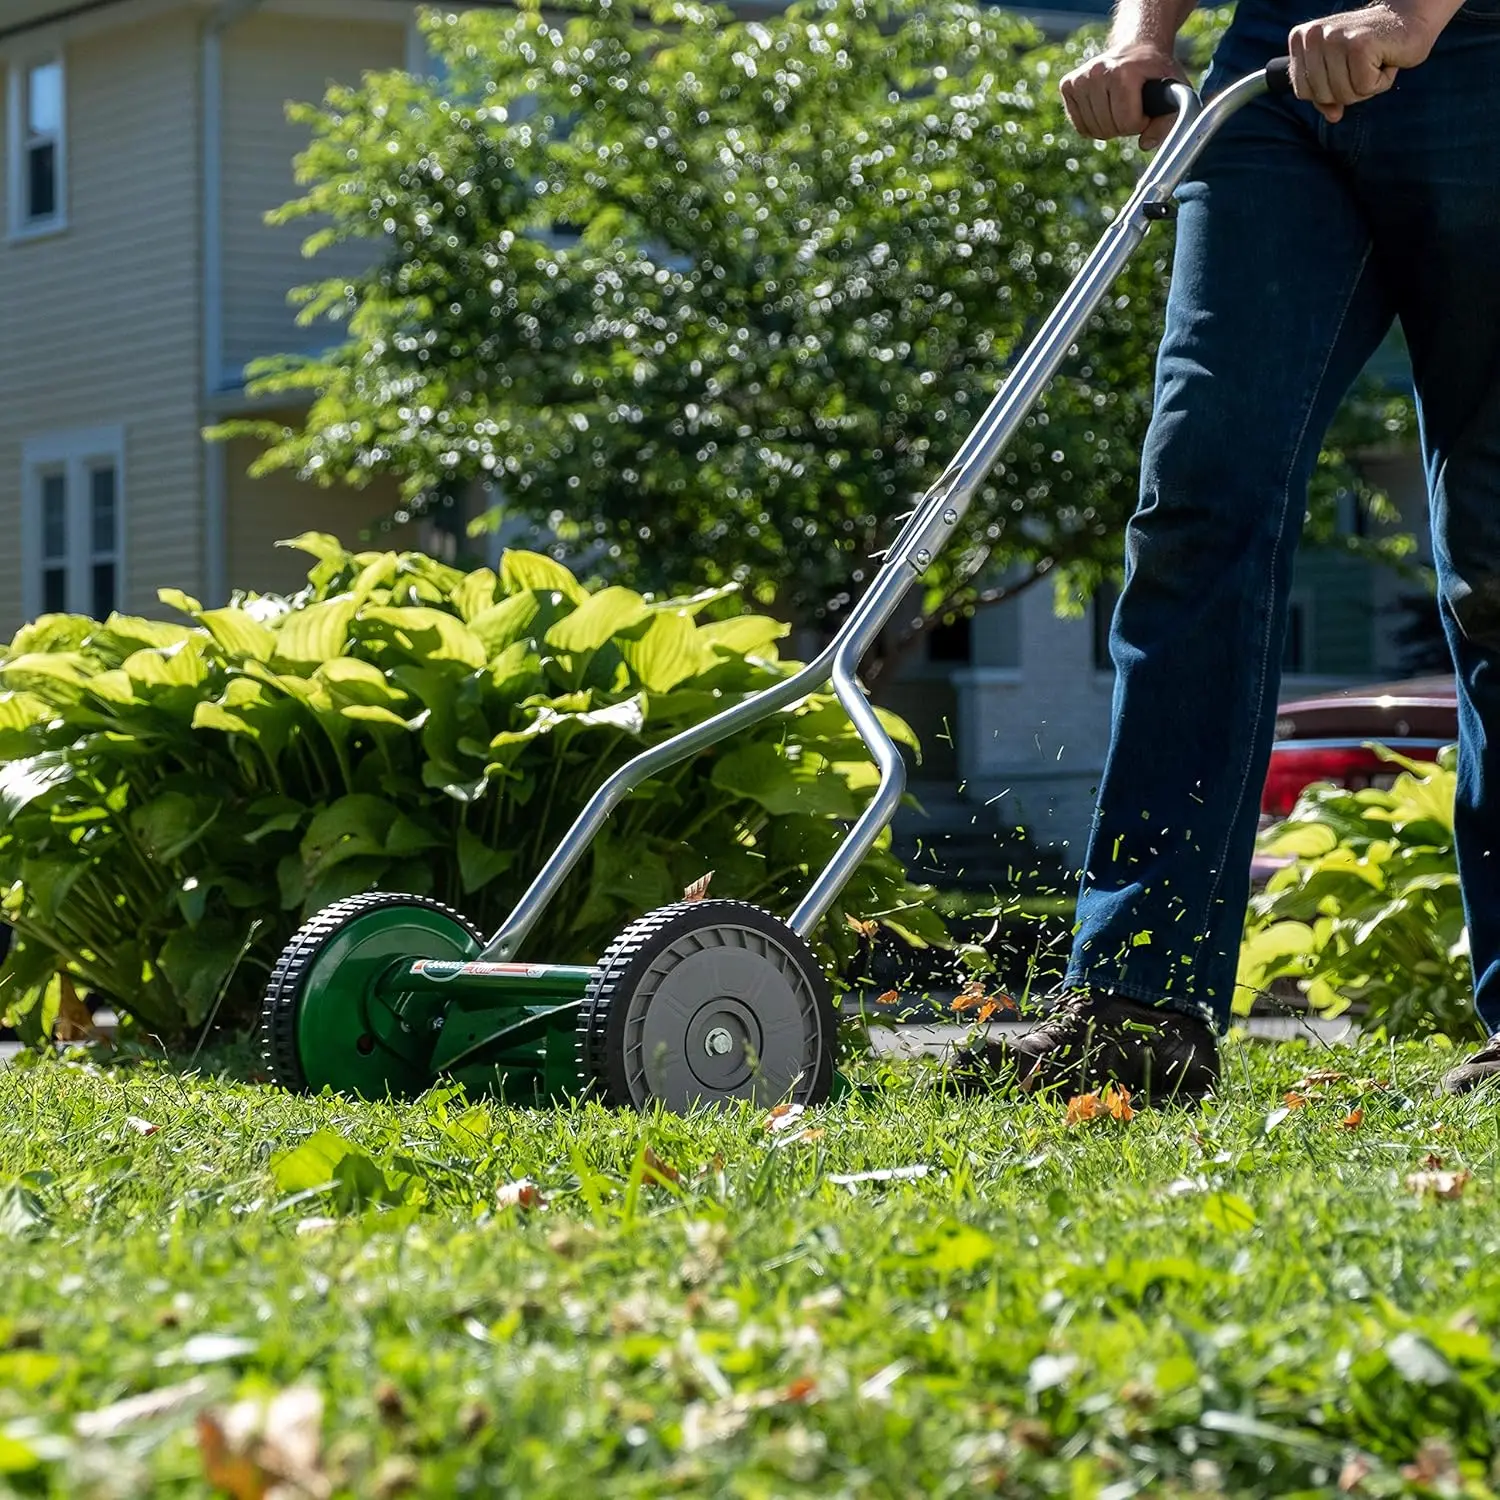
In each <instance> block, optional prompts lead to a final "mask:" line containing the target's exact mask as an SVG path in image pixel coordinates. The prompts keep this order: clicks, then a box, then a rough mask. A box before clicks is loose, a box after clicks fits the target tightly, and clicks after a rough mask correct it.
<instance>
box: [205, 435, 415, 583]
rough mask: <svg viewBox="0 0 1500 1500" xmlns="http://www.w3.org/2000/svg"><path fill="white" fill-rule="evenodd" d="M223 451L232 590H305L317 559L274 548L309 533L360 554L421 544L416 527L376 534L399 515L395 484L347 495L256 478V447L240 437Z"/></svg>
mask: <svg viewBox="0 0 1500 1500" xmlns="http://www.w3.org/2000/svg"><path fill="white" fill-rule="evenodd" d="M225 446H226V453H225V465H226V470H227V475H226V484H225V500H226V504H225V533H226V535H225V542H226V545H227V548H228V567H227V570H226V571H227V574H228V581H229V587H230V588H231V589H245V590H253V591H254V592H256V593H260V594H285V593H291V592H294V591H295V590H296V589H298V588H300V587H301V586H302V584H303V583H304V582H305V581H306V578H307V570H308V568H309V567H310V566H311V565H312V559H311V558H310V557H309V556H308V555H307V554H306V553H305V552H297V551H293V550H291V549H289V548H286V547H278V546H277V545H276V544H277V542H281V541H287V540H289V539H290V538H292V537H294V536H299V535H301V533H302V532H304V531H326V532H328V533H330V534H331V535H333V536H336V537H337V538H338V539H339V540H340V541H341V542H342V543H343V544H344V545H345V546H346V547H348V548H350V549H351V550H352V551H356V552H358V551H364V550H366V549H370V550H380V551H386V550H388V549H389V550H391V551H396V552H399V551H402V550H405V549H407V548H413V547H416V546H417V545H418V538H417V535H416V530H417V529H416V527H415V526H412V525H407V526H403V527H396V528H393V529H392V530H391V531H389V532H384V533H380V534H378V535H377V534H374V533H375V528H376V525H377V523H378V522H379V521H380V520H381V518H382V517H385V516H389V515H390V514H391V512H392V511H393V510H394V509H395V506H396V498H397V494H396V486H395V485H394V483H392V482H390V481H388V480H378V481H376V482H375V483H373V484H371V485H370V486H369V487H368V488H367V489H363V490H349V489H321V488H320V487H319V486H317V485H314V484H303V483H302V482H300V481H299V480H298V479H296V478H295V476H293V475H291V474H285V473H281V474H269V475H267V476H266V477H264V478H262V479H251V478H250V476H249V473H248V472H247V471H248V470H249V467H250V465H251V463H252V462H253V461H254V459H255V455H256V453H257V451H258V450H257V448H256V445H255V444H254V443H253V442H250V441H248V440H245V439H238V438H237V439H235V440H234V441H233V442H231V443H228V444H226V445H225ZM365 533H371V534H370V535H366V534H365Z"/></svg>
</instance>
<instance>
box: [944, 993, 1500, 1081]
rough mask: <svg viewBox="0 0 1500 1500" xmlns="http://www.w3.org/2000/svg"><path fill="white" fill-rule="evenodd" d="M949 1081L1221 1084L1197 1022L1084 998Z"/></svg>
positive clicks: (964, 1052) (1206, 1031) (964, 1064)
mask: <svg viewBox="0 0 1500 1500" xmlns="http://www.w3.org/2000/svg"><path fill="white" fill-rule="evenodd" d="M1496 1066H1500V1063H1497V1064H1496ZM949 1079H950V1081H951V1082H952V1083H954V1084H955V1085H956V1086H957V1087H958V1088H959V1089H960V1090H961V1091H962V1092H964V1093H981V1092H984V1091H985V1090H988V1089H992V1088H996V1087H1001V1086H1003V1085H1004V1084H1006V1083H1008V1082H1014V1083H1015V1084H1017V1085H1018V1086H1019V1087H1020V1088H1021V1089H1023V1090H1024V1091H1025V1092H1026V1093H1041V1092H1055V1093H1057V1094H1058V1095H1060V1096H1061V1097H1063V1098H1070V1097H1072V1096H1074V1095H1077V1094H1091V1093H1096V1092H1098V1091H1099V1090H1100V1089H1102V1088H1103V1087H1104V1085H1105V1084H1107V1083H1113V1084H1114V1085H1115V1086H1116V1087H1117V1088H1123V1089H1128V1090H1129V1091H1130V1096H1131V1098H1132V1099H1133V1100H1135V1101H1136V1102H1137V1103H1139V1104H1166V1103H1168V1102H1174V1101H1175V1102H1176V1103H1179V1104H1190V1103H1196V1102H1197V1101H1198V1100H1200V1099H1202V1098H1203V1097H1204V1095H1205V1094H1208V1093H1209V1092H1211V1091H1212V1090H1213V1088H1214V1087H1215V1085H1216V1084H1217V1083H1218V1081H1219V1049H1218V1045H1217V1043H1216V1042H1215V1040H1214V1034H1213V1031H1212V1030H1211V1029H1210V1028H1209V1026H1208V1024H1207V1023H1206V1022H1204V1021H1200V1020H1199V1019H1198V1018H1197V1017H1196V1016H1189V1015H1184V1014H1183V1013H1182V1012H1181V1011H1175V1010H1165V1009H1163V1008H1162V1007H1160V1006H1156V1005H1143V1004H1142V1003H1141V1002H1139V1001H1137V1000H1126V999H1123V998H1122V997H1120V996H1118V995H1110V994H1086V993H1083V992H1078V993H1074V994H1069V995H1065V996H1064V997H1063V998H1062V999H1061V1000H1060V1001H1059V1002H1058V1003H1057V1006H1056V1008H1055V1009H1054V1010H1053V1011H1052V1012H1051V1013H1050V1014H1049V1015H1048V1016H1046V1017H1045V1018H1044V1019H1043V1020H1042V1021H1041V1022H1039V1023H1038V1024H1037V1025H1036V1026H1034V1027H1033V1028H1032V1029H1031V1030H1030V1031H1027V1032H1023V1033H1022V1034H1021V1035H1020V1036H1018V1037H1015V1038H1013V1039H1012V1038H1010V1037H1006V1038H1003V1039H996V1040H993V1041H982V1042H978V1043H976V1044H975V1045H974V1046H973V1047H964V1048H960V1049H959V1050H958V1053H957V1055H956V1056H955V1058H954V1061H953V1065H952V1067H951V1069H950V1071H949Z"/></svg>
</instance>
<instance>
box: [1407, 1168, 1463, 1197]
mask: <svg viewBox="0 0 1500 1500" xmlns="http://www.w3.org/2000/svg"><path fill="white" fill-rule="evenodd" d="M1469 1177H1470V1174H1469V1173H1468V1172H1462V1171H1460V1172H1413V1173H1412V1174H1411V1175H1410V1176H1409V1177H1408V1178H1407V1179H1406V1185H1407V1187H1409V1188H1410V1189H1411V1190H1412V1192H1414V1193H1415V1194H1416V1195H1417V1196H1418V1197H1419V1198H1423V1197H1428V1198H1462V1197H1463V1195H1464V1184H1465V1183H1466V1182H1468V1180H1469Z"/></svg>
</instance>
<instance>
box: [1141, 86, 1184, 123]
mask: <svg viewBox="0 0 1500 1500" xmlns="http://www.w3.org/2000/svg"><path fill="white" fill-rule="evenodd" d="M1176 82H1177V80H1176V79H1175V78H1148V79H1147V80H1146V82H1145V83H1143V84H1142V85H1141V108H1142V109H1143V110H1144V111H1145V112H1146V118H1147V119H1149V120H1159V119H1161V117H1162V116H1163V115H1175V114H1176V113H1177V101H1176V100H1175V99H1174V98H1173V97H1172V85H1173V84H1175V83H1176Z"/></svg>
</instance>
